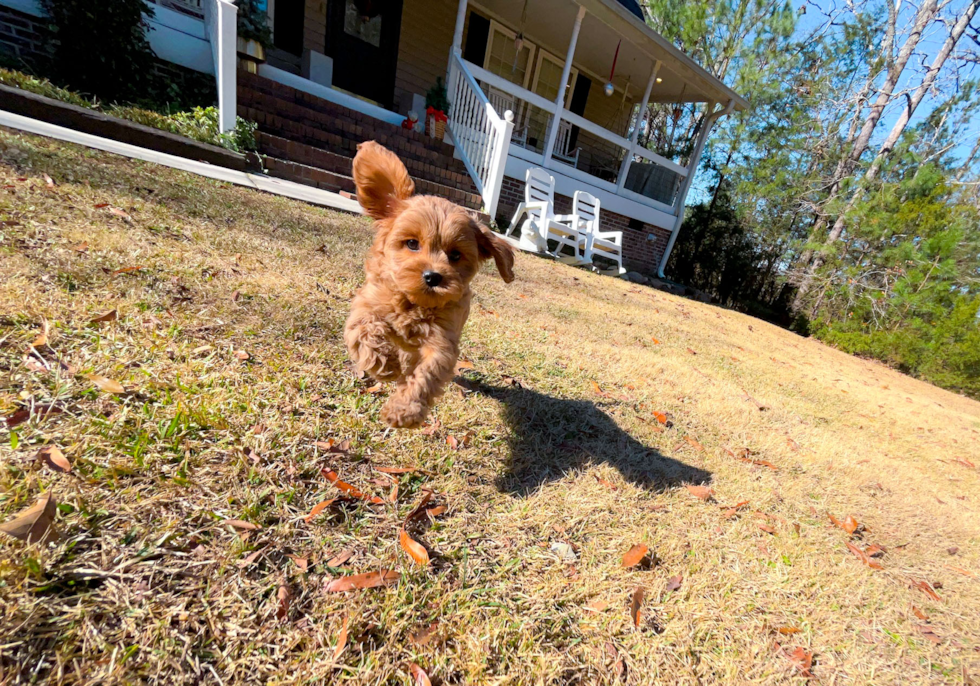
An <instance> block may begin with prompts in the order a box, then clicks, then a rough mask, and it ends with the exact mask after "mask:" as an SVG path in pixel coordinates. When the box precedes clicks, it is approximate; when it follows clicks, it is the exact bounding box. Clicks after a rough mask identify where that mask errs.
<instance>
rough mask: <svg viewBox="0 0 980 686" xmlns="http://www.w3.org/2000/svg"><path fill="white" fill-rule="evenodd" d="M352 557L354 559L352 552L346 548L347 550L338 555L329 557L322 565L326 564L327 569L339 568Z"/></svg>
mask: <svg viewBox="0 0 980 686" xmlns="http://www.w3.org/2000/svg"><path fill="white" fill-rule="evenodd" d="M352 557H354V551H353V550H351V549H350V548H348V549H347V550H342V551H340V552H339V553H337V554H336V555H334V556H333V557H331V558H330V559H329V560H327V561H326V562H325V563H324V564H326V565H327V567H340V566H341V565H342V564H344V563H345V562H347V560H349V559H351V558H352Z"/></svg>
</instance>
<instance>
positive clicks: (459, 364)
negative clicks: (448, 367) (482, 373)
mask: <svg viewBox="0 0 980 686" xmlns="http://www.w3.org/2000/svg"><path fill="white" fill-rule="evenodd" d="M464 369H476V366H475V365H474V364H473V363H472V362H470V361H469V360H464V359H462V358H460V359H459V360H457V361H456V368H455V370H454V371H455V372H456V373H457V374H459V373H460V372H461V371H463V370H464Z"/></svg>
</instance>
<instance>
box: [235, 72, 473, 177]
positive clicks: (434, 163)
mask: <svg viewBox="0 0 980 686" xmlns="http://www.w3.org/2000/svg"><path fill="white" fill-rule="evenodd" d="M238 113H239V115H240V116H242V117H244V118H246V119H250V120H252V121H254V122H256V123H257V124H258V127H259V132H260V133H262V134H268V135H270V136H275V137H277V138H281V139H286V140H288V141H293V142H296V143H301V144H303V145H306V146H308V147H309V148H313V149H319V150H320V151H324V152H327V153H333V154H335V155H340V156H341V157H344V158H352V157H353V156H354V154H355V153H356V152H357V145H358V144H359V143H360V142H362V141H365V140H376V141H377V142H378V143H380V144H381V145H384V146H385V147H387V148H388V149H390V150H392V151H393V152H395V153H396V154H397V155H398V156H399V157H400V158H401V159H402V161H403V162H404V163H405V166H406V168H408V171H409V173H410V174H411V175H412V176H413V177H415V178H417V179H424V180H426V181H431V182H433V183H437V184H440V185H442V186H447V187H450V188H455V189H459V190H462V191H465V192H468V193H475V191H476V187H475V186H474V184H473V181H472V179H470V176H469V174H468V172H467V171H466V167H465V166H464V165H463V163H462V162H461V161H460V160H458V159H456V158H455V157H454V156H453V152H454V151H453V147H452V146H450V145H447V144H446V143H444V142H442V141H437V140H435V139H433V138H431V137H428V136H424V135H422V134H420V133H417V132H414V131H407V130H405V129H402V128H401V127H398V126H393V125H391V124H389V123H387V122H383V121H380V120H377V119H374V118H373V117H370V116H368V115H365V114H362V113H360V112H356V111H354V110H351V109H349V108H346V107H342V106H340V105H337V104H335V103H332V102H329V101H327V100H324V99H322V98H318V97H316V96H314V95H311V94H309V93H306V92H304V91H300V90H297V89H295V88H291V87H289V86H285V85H283V84H281V83H277V82H275V81H272V80H270V79H266V78H263V77H261V76H257V75H255V74H249V73H246V72H239V74H238ZM303 152H304V154H306V153H309V151H308V150H304V151H303ZM310 154H311V155H312V153H310ZM275 156H281V154H276V155H275ZM287 157H288V159H292V160H293V161H296V162H299V163H301V164H308V165H311V166H320V163H319V162H317V161H314V160H313V159H312V157H308V158H307V159H295V158H294V156H293V155H292V154H288V155H287ZM321 161H322V160H321Z"/></svg>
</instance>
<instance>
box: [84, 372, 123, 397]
mask: <svg viewBox="0 0 980 686" xmlns="http://www.w3.org/2000/svg"><path fill="white" fill-rule="evenodd" d="M84 376H85V378H86V379H88V380H89V381H91V382H92V383H94V384H95V385H96V387H98V388H99V389H100V390H103V391H105V392H106V393H115V394H117V395H118V394H119V393H125V392H126V389H125V388H123V385H122V384H121V383H119V382H118V381H114V380H113V379H107V378H106V377H104V376H99V375H98V374H85V375H84Z"/></svg>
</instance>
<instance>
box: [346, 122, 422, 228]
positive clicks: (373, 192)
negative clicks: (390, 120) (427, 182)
mask: <svg viewBox="0 0 980 686" xmlns="http://www.w3.org/2000/svg"><path fill="white" fill-rule="evenodd" d="M354 183H355V184H357V201H358V202H359V203H361V206H362V207H363V208H364V209H365V211H366V212H367V213H368V214H369V215H370V216H372V217H374V218H375V219H384V218H386V217H390V216H391V215H392V214H394V212H395V207H396V206H397V205H398V202H399V201H400V200H407V199H408V198H410V197H412V193H414V192H415V184H414V183H413V182H412V179H411V178H410V177H409V176H408V170H407V169H405V165H404V164H402V161H401V160H400V159H398V156H397V155H395V153H393V152H391V151H390V150H388V149H387V148H385V147H384V146H382V145H379V144H378V143H376V142H374V141H365V142H363V143H361V144H360V145H358V146H357V155H355V156H354Z"/></svg>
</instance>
